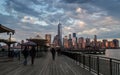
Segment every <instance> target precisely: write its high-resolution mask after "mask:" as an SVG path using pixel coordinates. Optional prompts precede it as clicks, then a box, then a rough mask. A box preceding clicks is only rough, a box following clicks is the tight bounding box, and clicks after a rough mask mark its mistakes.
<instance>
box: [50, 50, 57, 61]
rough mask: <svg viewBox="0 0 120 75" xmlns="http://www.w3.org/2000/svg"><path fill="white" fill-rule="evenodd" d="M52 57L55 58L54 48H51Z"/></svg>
mask: <svg viewBox="0 0 120 75" xmlns="http://www.w3.org/2000/svg"><path fill="white" fill-rule="evenodd" d="M51 53H52V59H53V60H55V55H56V51H55V49H54V48H52V49H51Z"/></svg>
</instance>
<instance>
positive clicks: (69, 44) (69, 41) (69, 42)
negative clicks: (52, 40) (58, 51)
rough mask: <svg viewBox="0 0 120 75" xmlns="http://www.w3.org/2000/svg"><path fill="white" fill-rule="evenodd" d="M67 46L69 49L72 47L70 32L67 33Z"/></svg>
mask: <svg viewBox="0 0 120 75" xmlns="http://www.w3.org/2000/svg"><path fill="white" fill-rule="evenodd" d="M68 48H69V49H72V48H73V45H72V38H71V34H69V39H68Z"/></svg>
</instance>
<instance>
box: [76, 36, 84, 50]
mask: <svg viewBox="0 0 120 75" xmlns="http://www.w3.org/2000/svg"><path fill="white" fill-rule="evenodd" d="M78 48H79V49H83V48H85V43H84V38H83V37H80V38H79V39H78Z"/></svg>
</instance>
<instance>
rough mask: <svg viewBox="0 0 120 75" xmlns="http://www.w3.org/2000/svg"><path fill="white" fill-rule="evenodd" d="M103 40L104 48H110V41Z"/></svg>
mask: <svg viewBox="0 0 120 75" xmlns="http://www.w3.org/2000/svg"><path fill="white" fill-rule="evenodd" d="M102 42H103V48H108V41H107V40H106V39H103V40H102Z"/></svg>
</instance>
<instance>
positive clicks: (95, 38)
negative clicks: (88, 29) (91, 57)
mask: <svg viewBox="0 0 120 75" xmlns="http://www.w3.org/2000/svg"><path fill="white" fill-rule="evenodd" d="M94 47H95V48H97V47H99V46H97V35H94Z"/></svg>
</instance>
